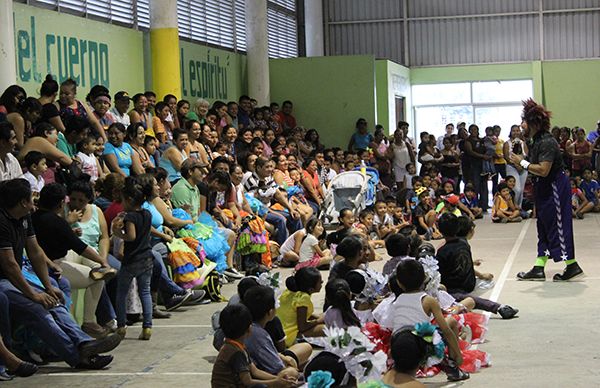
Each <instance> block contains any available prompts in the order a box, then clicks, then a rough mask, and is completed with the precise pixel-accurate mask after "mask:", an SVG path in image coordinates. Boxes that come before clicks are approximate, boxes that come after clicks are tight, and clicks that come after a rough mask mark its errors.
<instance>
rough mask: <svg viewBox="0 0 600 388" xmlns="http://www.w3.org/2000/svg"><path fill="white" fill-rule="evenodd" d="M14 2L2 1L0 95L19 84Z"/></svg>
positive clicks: (10, 0) (0, 9)
mask: <svg viewBox="0 0 600 388" xmlns="http://www.w3.org/2000/svg"><path fill="white" fill-rule="evenodd" d="M16 58H17V52H16V50H15V30H14V21H13V0H0V69H2V70H0V93H2V92H4V89H6V88H7V87H8V86H10V85H14V84H16V83H17V59H16Z"/></svg>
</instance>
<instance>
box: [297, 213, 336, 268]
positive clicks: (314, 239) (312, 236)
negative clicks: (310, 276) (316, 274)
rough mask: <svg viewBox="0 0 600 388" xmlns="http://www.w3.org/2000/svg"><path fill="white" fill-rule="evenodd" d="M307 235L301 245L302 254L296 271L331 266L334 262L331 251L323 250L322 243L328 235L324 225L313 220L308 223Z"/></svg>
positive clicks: (317, 220)
mask: <svg viewBox="0 0 600 388" xmlns="http://www.w3.org/2000/svg"><path fill="white" fill-rule="evenodd" d="M304 229H305V230H306V235H305V236H304V237H303V239H302V243H301V244H300V254H299V255H298V256H299V260H298V264H296V267H295V268H296V271H297V270H299V269H300V268H304V267H317V268H320V267H324V266H329V263H331V261H332V259H333V258H332V257H331V252H330V251H329V249H325V250H322V249H321V246H320V243H321V241H323V240H325V237H326V233H325V228H324V227H323V223H322V222H321V221H320V220H319V219H317V218H311V219H310V220H308V222H307V223H306V227H305V228H304Z"/></svg>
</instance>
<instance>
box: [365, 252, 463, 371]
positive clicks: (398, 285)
mask: <svg viewBox="0 0 600 388" xmlns="http://www.w3.org/2000/svg"><path fill="white" fill-rule="evenodd" d="M389 282H390V288H391V289H392V291H394V295H392V296H390V297H388V299H386V300H384V301H383V302H382V303H380V304H379V306H377V308H375V310H374V311H373V315H374V317H375V319H376V320H377V322H378V323H379V324H380V325H381V326H383V327H386V328H389V329H391V330H393V331H396V330H400V329H402V328H404V327H406V326H410V327H414V325H416V324H417V323H423V322H431V321H432V320H433V319H435V321H436V324H437V325H438V326H439V329H440V331H441V334H442V336H443V338H444V342H445V343H446V345H447V346H448V356H449V358H450V360H451V361H452V364H453V363H455V364H456V365H460V364H462V353H461V351H460V347H459V346H458V336H457V334H458V323H457V322H456V320H455V319H454V318H453V317H452V316H448V317H446V318H445V317H444V315H443V313H442V309H441V307H440V304H439V302H438V301H437V300H436V299H435V298H433V297H431V296H429V295H427V293H425V292H424V291H422V288H423V285H424V283H425V271H424V269H423V265H422V264H421V263H419V262H418V261H417V260H404V261H401V262H400V263H398V267H397V268H396V271H394V274H393V275H392V276H391V277H390V279H389ZM386 301H387V302H388V303H386ZM390 301H391V303H389V302H390ZM446 373H447V375H448V379H449V380H452V381H459V380H465V379H468V378H469V374H468V373H466V372H463V371H461V370H460V369H459V368H458V366H454V367H453V368H448V370H446Z"/></svg>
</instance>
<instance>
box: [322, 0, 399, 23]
mask: <svg viewBox="0 0 600 388" xmlns="http://www.w3.org/2000/svg"><path fill="white" fill-rule="evenodd" d="M324 3H327V4H326V8H325V10H326V14H327V15H328V17H329V21H330V22H343V21H356V20H378V19H394V18H401V17H402V15H403V12H402V0H329V1H327V0H326V1H324Z"/></svg>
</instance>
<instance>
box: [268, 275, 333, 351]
mask: <svg viewBox="0 0 600 388" xmlns="http://www.w3.org/2000/svg"><path fill="white" fill-rule="evenodd" d="M285 285H286V288H287V289H286V290H285V291H283V294H282V295H281V296H280V297H279V308H277V316H278V317H279V319H280V320H281V324H282V325H283V331H284V332H285V335H286V338H285V345H286V346H287V347H290V346H292V345H293V344H295V343H296V339H297V338H298V337H299V336H305V337H322V336H323V330H324V329H325V325H324V323H323V322H324V320H323V315H322V314H315V313H314V311H315V308H314V305H313V303H312V300H311V297H310V296H311V294H315V293H318V292H319V291H321V286H322V285H323V279H322V278H321V273H320V272H319V270H318V269H316V268H314V267H304V268H301V269H299V270H298V271H296V273H295V274H294V275H292V276H290V277H288V278H287V279H286V281H285Z"/></svg>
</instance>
